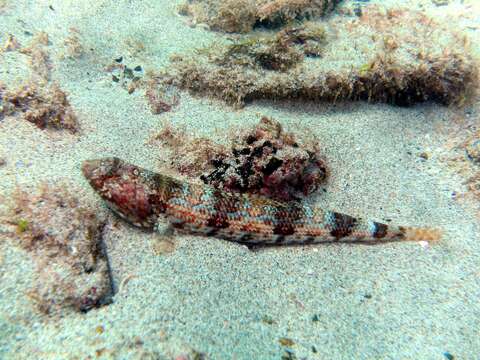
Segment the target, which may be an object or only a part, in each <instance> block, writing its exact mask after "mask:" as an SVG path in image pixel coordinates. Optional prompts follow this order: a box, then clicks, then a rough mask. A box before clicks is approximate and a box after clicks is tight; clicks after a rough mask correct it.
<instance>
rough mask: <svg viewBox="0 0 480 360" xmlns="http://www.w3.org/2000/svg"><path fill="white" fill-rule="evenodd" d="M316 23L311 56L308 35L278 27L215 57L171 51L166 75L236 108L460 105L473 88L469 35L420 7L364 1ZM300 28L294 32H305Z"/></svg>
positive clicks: (475, 68)
mask: <svg viewBox="0 0 480 360" xmlns="http://www.w3.org/2000/svg"><path fill="white" fill-rule="evenodd" d="M322 24H323V29H324V32H323V35H322V37H321V39H320V40H321V41H318V40H319V39H316V40H315V41H314V43H315V47H314V48H315V49H317V50H318V53H319V54H321V56H317V57H316V58H312V57H308V58H306V57H304V56H302V51H303V54H306V53H307V52H308V51H309V50H308V48H309V47H311V42H312V40H311V39H309V42H310V45H308V43H306V42H305V40H302V39H300V40H299V41H298V43H297V42H296V41H290V42H289V41H284V42H281V41H278V39H281V38H284V39H285V38H286V39H288V38H289V36H288V30H285V31H287V32H286V33H284V34H283V35H282V34H281V33H279V34H278V35H276V36H277V38H276V39H277V41H272V40H270V41H251V40H249V39H247V40H242V39H241V40H236V41H235V42H234V43H233V44H230V45H226V46H225V48H224V49H223V50H222V49H220V51H219V52H220V54H221V55H220V56H218V55H216V56H215V55H212V51H209V50H208V49H207V50H202V51H197V52H195V54H194V56H189V55H179V56H175V57H174V58H173V59H172V61H173V63H172V67H171V71H170V75H171V77H172V78H173V79H174V83H175V84H176V85H177V86H179V87H180V88H183V89H187V90H189V91H190V92H192V93H198V94H202V95H208V96H213V97H216V98H219V99H223V100H225V101H226V102H228V103H230V104H233V105H236V106H242V105H243V104H244V103H245V102H248V101H251V100H254V99H273V100H278V99H286V98H290V99H292V98H293V99H295V98H299V99H305V100H312V101H337V100H367V101H371V102H385V103H391V104H396V105H401V106H409V105H412V104H415V103H418V102H423V101H435V102H438V103H441V104H446V105H449V104H462V103H463V102H465V101H466V100H468V99H469V98H470V95H471V93H472V92H473V91H474V90H475V89H476V86H477V82H478V66H477V64H478V63H477V61H476V59H474V58H473V57H472V56H471V55H470V51H469V42H468V39H467V38H466V37H465V35H463V34H461V33H457V32H455V31H454V30H452V28H451V27H449V26H448V24H440V23H439V22H437V21H435V20H434V19H431V18H429V17H427V16H426V15H425V14H424V13H422V12H415V11H412V10H404V9H391V10H387V11H382V10H380V9H379V8H377V7H374V6H369V7H365V8H364V9H363V10H362V14H361V16H360V17H354V18H352V17H348V16H336V17H335V18H333V19H331V20H330V21H328V22H323V23H322ZM302 26H306V25H299V26H297V27H296V30H295V32H293V34H295V33H299V32H300V33H301V32H302V31H303V32H304V33H305V31H306V30H305V29H307V28H302ZM274 39H275V37H274ZM291 39H295V36H292V37H291ZM306 45H308V46H307V47H306ZM302 48H303V50H302ZM217 51H218V49H217ZM246 65H247V66H246Z"/></svg>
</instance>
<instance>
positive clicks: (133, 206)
mask: <svg viewBox="0 0 480 360" xmlns="http://www.w3.org/2000/svg"><path fill="white" fill-rule="evenodd" d="M82 172H83V174H84V176H85V177H86V178H87V180H88V181H89V183H90V185H91V186H92V187H93V189H94V190H95V191H96V192H97V193H98V194H99V195H100V196H101V197H102V198H103V200H104V201H105V202H106V203H107V205H108V206H109V207H110V208H111V209H112V210H113V211H114V212H116V213H117V214H118V215H119V216H121V217H122V218H124V219H125V220H126V221H128V222H129V223H131V224H133V225H135V226H138V227H141V228H145V229H152V230H153V229H155V227H156V225H157V224H158V223H159V222H160V221H163V220H162V219H163V218H165V219H167V221H169V222H170V224H171V225H172V226H173V227H174V228H175V229H176V230H178V231H180V232H184V233H190V234H196V235H203V236H213V237H217V238H221V239H225V240H230V241H235V242H239V243H243V244H246V245H248V246H267V245H293V244H315V243H328V242H352V243H353V242H363V243H379V242H388V241H406V240H414V241H415V240H426V241H430V240H437V239H438V238H439V233H438V231H436V230H434V229H429V228H414V227H404V226H390V225H387V224H383V223H380V222H376V221H372V220H362V219H359V218H355V217H353V216H350V215H346V214H342V213H338V212H335V211H328V210H323V209H320V208H314V207H310V206H308V205H304V204H300V203H297V202H291V203H287V202H280V201H275V200H272V199H270V198H267V197H263V196H259V195H251V194H240V193H232V192H227V191H223V190H221V189H217V188H213V187H210V186H206V185H197V184H191V183H187V182H183V181H180V180H177V179H175V178H172V177H170V176H166V175H162V174H158V173H155V172H152V171H149V170H146V169H143V168H140V167H138V166H135V165H132V164H129V163H126V162H124V161H123V160H121V159H119V158H104V159H98V160H87V161H85V162H84V163H83V165H82Z"/></svg>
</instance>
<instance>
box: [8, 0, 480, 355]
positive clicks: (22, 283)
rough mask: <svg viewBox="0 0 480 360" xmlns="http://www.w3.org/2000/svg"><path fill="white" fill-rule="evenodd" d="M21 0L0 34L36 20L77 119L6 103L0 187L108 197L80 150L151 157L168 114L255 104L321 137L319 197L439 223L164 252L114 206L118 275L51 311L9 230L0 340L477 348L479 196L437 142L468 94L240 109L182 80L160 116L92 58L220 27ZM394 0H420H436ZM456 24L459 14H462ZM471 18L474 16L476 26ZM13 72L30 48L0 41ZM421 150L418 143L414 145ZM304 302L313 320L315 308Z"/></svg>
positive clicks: (329, 350) (78, 348)
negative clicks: (403, 103) (304, 243)
mask: <svg viewBox="0 0 480 360" xmlns="http://www.w3.org/2000/svg"><path fill="white" fill-rule="evenodd" d="M0 3H1V1H0ZM16 3H17V1H13V0H12V1H8V2H7V9H6V10H5V11H4V13H3V14H0V40H1V41H0V42H3V41H4V39H5V35H6V34H7V33H12V34H14V35H15V36H17V37H18V39H19V40H20V42H21V43H22V44H27V43H28V41H29V39H30V38H31V37H29V36H27V35H25V34H24V31H25V30H28V31H30V32H32V33H36V32H38V31H41V30H43V31H46V32H47V33H48V34H49V36H50V39H51V42H52V45H51V46H50V49H51V55H52V59H53V60H54V62H55V68H54V71H53V73H52V77H53V79H54V80H55V81H58V83H59V84H60V85H61V87H62V88H63V89H64V90H66V91H67V92H68V93H69V94H70V96H69V99H70V101H71V103H72V105H73V107H74V109H75V111H76V112H77V114H78V116H79V120H80V124H81V127H82V132H81V133H80V134H79V135H78V136H72V135H65V134H58V133H54V132H51V131H41V130H39V129H37V128H35V127H34V126H33V125H31V124H29V123H27V122H25V121H22V120H19V118H15V117H7V118H5V119H4V120H3V121H0V157H4V158H5V159H6V161H7V165H5V166H3V167H0V194H4V195H5V194H8V193H9V192H10V191H11V189H12V188H13V187H14V186H15V184H17V183H18V184H21V185H23V186H35V185H36V184H38V183H40V182H42V181H51V182H53V181H55V180H56V179H60V178H67V179H69V180H71V181H73V182H76V183H78V184H79V186H81V187H82V188H83V189H84V193H83V194H82V196H85V197H88V199H90V200H91V202H92V203H95V204H97V205H98V206H99V207H101V208H102V209H103V205H102V204H101V203H100V201H99V200H98V198H97V197H96V196H95V194H94V192H93V191H92V190H91V189H90V188H89V186H88V185H87V183H86V182H85V181H84V179H83V178H82V176H81V173H80V169H79V167H80V164H81V162H82V161H83V160H85V159H88V158H96V157H104V156H108V155H117V156H119V157H121V158H123V159H125V160H128V161H131V162H134V163H136V164H138V165H141V166H145V167H149V168H152V169H155V168H156V167H157V166H158V159H159V157H160V156H161V154H159V153H158V151H156V149H155V148H153V147H152V146H148V145H146V142H147V141H148V139H149V137H150V136H151V135H152V133H153V131H155V130H156V129H158V128H159V124H160V123H161V122H162V121H163V120H166V119H169V120H171V121H172V123H173V124H178V125H184V126H186V127H187V129H189V130H190V131H192V132H194V133H197V134H200V135H207V136H209V135H210V136H212V137H216V136H217V135H216V134H219V133H221V132H222V131H225V130H227V129H228V128H229V127H230V126H231V125H236V126H238V125H239V124H243V125H244V126H249V125H251V124H254V123H256V122H257V121H258V118H259V116H258V114H263V115H268V116H272V117H274V118H275V119H277V120H280V121H281V122H282V123H283V124H285V126H286V128H287V129H294V130H295V131H297V133H300V134H301V133H302V131H305V132H309V133H312V134H313V135H314V136H316V137H318V138H319V139H320V141H321V143H322V144H323V148H324V153H325V155H326V158H327V160H328V166H329V168H330V170H331V173H332V176H331V178H330V179H329V182H328V185H327V186H326V193H325V194H321V195H319V197H318V205H319V206H326V207H328V208H331V209H335V210H338V211H341V212H345V213H348V214H352V215H358V216H362V217H369V218H373V219H377V220H385V219H391V220H392V223H396V224H402V225H418V226H435V227H439V228H442V229H443V230H444V232H445V236H444V238H443V240H442V241H441V242H440V243H438V244H436V245H433V246H430V247H427V248H424V247H422V246H421V245H420V244H419V243H401V244H388V245H384V246H383V245H382V246H361V245H360V246H352V245H328V246H311V247H305V248H301V247H296V248H276V249H267V250H262V251H257V252H251V251H249V250H247V249H246V248H245V247H243V246H240V245H238V244H233V243H228V242H224V241H220V240H215V239H209V238H200V237H193V236H192V237H190V236H179V237H178V238H177V244H176V250H175V251H174V252H173V253H172V254H170V255H155V254H154V252H153V251H152V249H151V245H152V243H153V242H154V240H155V237H156V235H155V234H148V233H145V232H142V231H139V230H136V229H134V228H132V227H130V226H128V225H127V224H125V223H123V222H121V221H118V223H117V226H116V227H114V228H113V229H111V230H110V231H108V232H107V233H108V237H107V239H106V242H107V245H108V250H109V256H110V259H111V263H112V268H113V272H114V277H115V281H116V285H117V286H118V284H119V283H120V282H121V281H122V279H125V278H127V277H131V278H130V280H129V281H128V282H127V283H126V284H125V286H123V288H122V289H121V291H120V292H119V293H118V294H117V295H116V296H115V303H114V304H112V305H110V306H107V307H103V308H101V309H99V310H92V311H90V312H88V313H87V314H77V313H72V312H66V313H65V314H64V316H63V317H62V318H48V317H45V316H42V315H40V314H38V313H37V312H36V310H35V308H34V307H33V306H32V304H31V302H30V301H29V300H28V299H27V298H26V297H25V290H26V289H28V288H29V286H30V283H29V278H30V274H31V271H32V266H31V262H30V260H29V258H28V254H26V253H24V252H23V251H22V250H20V249H17V248H12V247H10V246H8V245H9V242H4V243H3V244H1V249H2V251H1V252H0V358H2V359H18V358H42V359H47V358H48V359H50V358H51V359H60V358H62V359H64V358H65V359H73V358H80V359H83V358H87V357H88V356H91V357H93V358H95V356H100V357H102V358H119V359H126V358H134V359H137V358H138V359H140V358H141V359H144V358H146V359H173V358H175V356H178V355H180V354H182V353H191V352H192V350H193V349H195V350H196V351H199V352H202V353H206V354H207V357H208V358H209V359H280V358H281V356H282V354H284V350H285V346H282V345H280V344H279V339H280V338H282V337H286V338H290V339H292V340H293V341H294V342H295V345H293V346H291V350H292V351H293V352H294V353H295V355H296V356H297V357H298V358H299V359H301V358H308V359H445V356H444V352H447V351H448V352H449V353H451V354H452V355H454V356H455V358H456V359H474V358H477V357H478V356H479V354H480V336H479V333H478V323H479V320H480V302H479V301H478V299H479V296H480V282H479V280H478V276H479V274H478V267H479V263H480V244H479V243H478V234H479V233H480V227H479V226H478V219H477V218H476V217H475V216H476V213H475V211H476V209H475V208H474V204H471V203H468V202H467V203H465V202H462V203H460V202H458V201H457V200H455V199H454V198H452V192H454V191H455V192H462V191H464V185H462V184H461V179H460V178H459V177H457V176H455V175H453V174H452V172H451V170H449V169H448V168H447V165H446V163H445V162H442V161H441V159H442V158H443V157H444V156H448V155H449V154H448V153H446V146H445V143H446V142H447V141H448V140H449V139H451V134H453V133H457V132H458V128H459V127H461V126H464V124H465V123H467V122H469V121H473V120H472V119H475V118H477V119H478V117H479V113H478V104H476V105H475V106H473V107H469V108H467V109H464V110H455V109H447V108H444V107H441V106H438V105H436V104H425V105H420V106H416V107H413V108H410V109H403V108H395V107H391V106H387V105H371V104H365V103H355V104H339V105H336V106H327V105H312V104H302V103H298V102H297V103H278V104H277V103H271V102H256V103H254V104H251V105H249V106H247V107H246V108H245V109H243V110H241V111H234V110H233V109H231V108H229V107H226V106H225V105H224V104H222V103H220V102H216V101H209V100H205V99H194V98H191V97H190V96H188V95H187V94H182V98H181V103H180V106H179V107H178V108H176V109H175V111H173V112H170V113H166V114H163V115H157V116H155V115H152V114H151V113H150V110H149V108H148V105H147V103H146V100H145V98H144V96H143V94H142V92H141V91H139V92H135V93H134V94H132V95H129V94H128V93H127V92H126V91H125V90H124V89H122V88H120V87H119V86H118V85H117V84H115V83H112V82H111V78H110V74H109V73H107V72H105V71H104V70H103V68H104V67H105V66H107V65H108V64H110V63H111V62H112V60H113V59H114V58H117V57H119V56H120V55H123V56H124V58H125V62H126V63H127V64H128V65H130V66H135V65H142V66H143V67H144V68H146V69H148V68H151V69H156V68H159V67H160V66H161V65H165V64H167V63H168V57H169V55H170V54H172V53H173V52H181V51H188V50H189V49H190V48H192V47H198V46H201V45H202V44H207V43H208V42H210V41H212V40H214V39H216V38H217V37H219V36H220V35H217V34H214V33H210V32H207V31H205V30H202V29H200V28H190V27H188V26H186V25H185V24H184V22H183V20H182V18H180V17H178V16H177V15H175V11H174V9H175V4H176V3H177V2H176V1H175V2H174V1H168V0H144V1H131V0H130V1H128V0H121V1H118V0H117V1H114V0H100V1H87V0H83V1H78V0H77V1H73V0H51V1H44V0H40V1H38V0H37V1H33V0H31V1H27V0H21V1H18V4H17V5H13V4H16ZM406 3H409V4H418V6H425V7H428V6H431V2H430V1H409V2H406ZM472 3H473V2H472V1H470V2H467V1H465V2H464V4H463V5H460V2H459V1H454V4H452V5H450V6H448V7H439V8H435V9H434V11H435V12H437V13H439V14H444V16H445V14H447V13H448V11H451V12H453V13H454V14H458V13H459V12H460V11H463V10H462V9H465V7H466V6H469V5H470V4H472ZM9 4H10V5H9ZM49 5H51V6H52V7H53V8H54V9H55V10H54V11H52V10H50V9H49ZM472 11H474V10H468V11H467V13H471V12H472ZM479 17H480V12H479V13H478V17H477V19H478V18H479ZM462 24H464V25H465V26H470V25H471V20H468V19H467V20H462ZM70 27H75V28H76V29H78V30H79V33H80V34H81V39H82V43H83V44H84V46H85V48H86V49H87V52H86V55H85V56H84V57H83V58H81V59H79V60H74V59H67V60H61V59H59V57H58V55H57V54H58V52H59V51H60V50H61V48H62V43H63V40H64V39H65V38H66V37H67V36H68V29H69V28H70ZM479 32H480V29H477V30H475V29H469V30H468V33H469V35H471V36H472V37H474V38H476V39H477V40H479V37H480V36H479ZM127 38H130V39H137V40H140V41H142V42H144V43H145V46H146V50H145V52H143V53H140V54H138V55H133V54H130V53H129V50H128V49H127V48H126V46H125V40H126V39H127ZM90 48H92V49H93V51H91V50H89V49H90ZM25 74H28V70H27V61H26V60H25V55H20V54H18V53H15V54H12V53H7V54H4V55H1V56H0V80H2V81H4V82H5V83H6V84H7V85H9V84H12V83H14V82H15V81H14V80H15V78H24V77H25ZM467 113H468V116H467V115H465V114H467ZM458 118H460V119H461V120H460V121H453V119H458ZM459 123H460V124H459ZM421 152H428V153H429V154H430V158H429V159H428V160H423V159H421V158H420V157H419V154H420V153H421ZM314 315H317V316H318V321H312V318H313V317H314ZM267 318H268V319H271V320H272V321H273V323H271V324H269V322H270V321H266V319H267ZM98 326H103V327H104V328H105V331H104V332H103V334H98V333H97V332H96V328H97V327H98ZM312 346H314V347H315V349H316V351H317V352H316V353H314V352H313V351H312Z"/></svg>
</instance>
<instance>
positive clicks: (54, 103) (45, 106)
mask: <svg viewBox="0 0 480 360" xmlns="http://www.w3.org/2000/svg"><path fill="white" fill-rule="evenodd" d="M0 106H1V107H0V114H2V113H3V115H14V114H16V113H18V114H22V116H23V118H24V119H25V120H27V121H29V122H31V123H33V124H35V125H36V126H37V127H39V128H40V129H46V128H49V129H56V130H60V129H65V130H68V131H70V132H71V133H75V132H77V131H78V129H79V125H78V120H77V116H76V115H75V112H74V111H73V108H72V106H71V105H70V102H69V101H68V98H67V94H66V93H65V92H64V91H63V90H62V89H60V88H59V87H58V86H57V85H51V86H46V87H42V88H39V87H38V86H37V85H36V84H34V83H33V82H30V83H28V84H25V85H23V86H21V87H19V88H18V89H16V90H14V91H7V90H6V89H5V88H4V87H2V86H1V85H0Z"/></svg>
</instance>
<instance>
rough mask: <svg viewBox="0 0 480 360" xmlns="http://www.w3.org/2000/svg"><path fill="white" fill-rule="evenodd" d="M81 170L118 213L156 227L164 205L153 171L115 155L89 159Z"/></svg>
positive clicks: (133, 220)
mask: <svg viewBox="0 0 480 360" xmlns="http://www.w3.org/2000/svg"><path fill="white" fill-rule="evenodd" d="M82 172H83V175H84V176H85V178H86V179H87V180H88V182H89V183H90V185H91V186H92V188H93V189H94V190H95V191H96V192H97V194H99V195H100V197H101V198H102V199H103V200H104V201H105V203H106V204H107V206H108V207H109V208H111V209H112V210H113V211H114V212H115V213H116V214H117V215H119V216H120V217H122V218H124V219H125V220H126V221H127V222H129V223H131V224H133V225H135V226H138V227H141V228H148V229H152V228H153V227H154V226H155V224H156V222H157V220H158V214H159V211H161V208H162V205H163V204H162V201H161V199H159V198H158V191H157V190H158V189H157V188H156V187H155V182H154V181H152V176H151V175H150V174H152V173H151V172H149V171H148V170H145V169H142V168H140V167H138V166H135V165H132V164H129V163H127V162H125V161H123V160H121V159H119V158H116V157H110V158H103V159H95V160H86V161H84V162H83V164H82Z"/></svg>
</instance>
